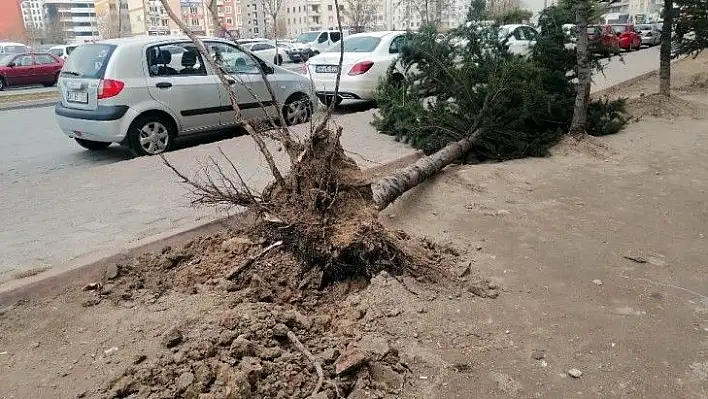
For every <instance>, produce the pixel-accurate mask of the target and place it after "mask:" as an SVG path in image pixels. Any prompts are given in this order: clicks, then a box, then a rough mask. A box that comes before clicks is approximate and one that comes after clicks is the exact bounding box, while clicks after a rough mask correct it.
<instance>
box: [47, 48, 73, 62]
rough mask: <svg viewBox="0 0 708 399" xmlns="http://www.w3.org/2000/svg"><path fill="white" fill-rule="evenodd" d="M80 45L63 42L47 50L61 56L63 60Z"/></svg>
mask: <svg viewBox="0 0 708 399" xmlns="http://www.w3.org/2000/svg"><path fill="white" fill-rule="evenodd" d="M78 46H79V45H78V44H62V45H59V46H54V47H52V48H50V49H49V51H47V52H48V53H49V54H51V55H53V56H56V57H59V58H61V59H63V60H65V59H67V58H68V57H69V54H71V52H72V51H74V49H75V48H77V47H78Z"/></svg>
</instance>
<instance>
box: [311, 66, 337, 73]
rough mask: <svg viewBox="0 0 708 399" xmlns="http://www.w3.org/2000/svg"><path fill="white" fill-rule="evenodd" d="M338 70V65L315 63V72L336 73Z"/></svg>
mask: <svg viewBox="0 0 708 399" xmlns="http://www.w3.org/2000/svg"><path fill="white" fill-rule="evenodd" d="M338 71H339V66H338V65H316V66H315V72H317V73H337V72H338Z"/></svg>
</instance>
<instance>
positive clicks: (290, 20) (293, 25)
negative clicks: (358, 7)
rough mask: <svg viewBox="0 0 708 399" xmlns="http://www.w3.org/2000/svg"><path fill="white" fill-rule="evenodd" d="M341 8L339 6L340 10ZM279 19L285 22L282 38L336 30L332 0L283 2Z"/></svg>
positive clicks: (289, 0)
mask: <svg viewBox="0 0 708 399" xmlns="http://www.w3.org/2000/svg"><path fill="white" fill-rule="evenodd" d="M343 8H344V5H342V4H340V9H343ZM279 18H280V19H281V20H284V21H285V24H284V25H285V33H284V34H283V35H282V36H287V37H295V36H297V35H299V34H300V33H302V32H308V31H312V30H323V29H337V12H336V10H335V8H334V0H285V2H284V4H283V7H282V8H281V10H280V15H279ZM342 22H343V24H345V23H344V21H342ZM345 25H346V24H345Z"/></svg>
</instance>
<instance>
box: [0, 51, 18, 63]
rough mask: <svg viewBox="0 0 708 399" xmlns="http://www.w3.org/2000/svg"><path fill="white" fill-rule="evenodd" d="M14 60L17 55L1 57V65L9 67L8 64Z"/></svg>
mask: <svg viewBox="0 0 708 399" xmlns="http://www.w3.org/2000/svg"><path fill="white" fill-rule="evenodd" d="M14 59H15V54H10V55H0V65H2V66H7V64H9V63H10V61H12V60H14Z"/></svg>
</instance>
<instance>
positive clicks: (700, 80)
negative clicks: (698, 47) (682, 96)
mask: <svg viewBox="0 0 708 399" xmlns="http://www.w3.org/2000/svg"><path fill="white" fill-rule="evenodd" d="M676 90H678V91H682V92H684V93H708V72H699V73H697V74H694V75H693V76H691V77H690V78H689V83H688V84H685V85H681V86H678V87H677V88H676Z"/></svg>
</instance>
